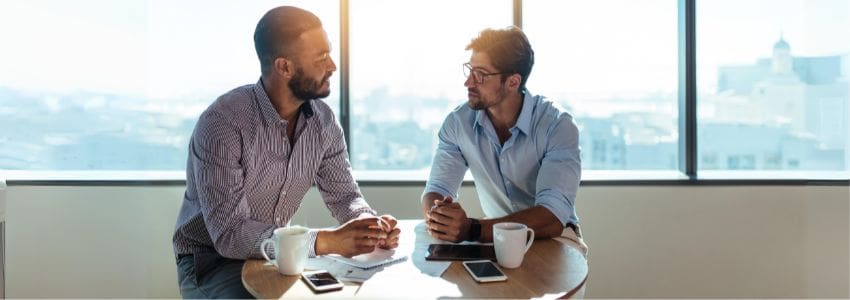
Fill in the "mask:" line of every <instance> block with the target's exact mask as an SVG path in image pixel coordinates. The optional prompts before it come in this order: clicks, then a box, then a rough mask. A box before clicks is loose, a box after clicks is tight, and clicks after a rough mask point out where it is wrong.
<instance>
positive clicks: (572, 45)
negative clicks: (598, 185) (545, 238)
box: [523, 0, 679, 170]
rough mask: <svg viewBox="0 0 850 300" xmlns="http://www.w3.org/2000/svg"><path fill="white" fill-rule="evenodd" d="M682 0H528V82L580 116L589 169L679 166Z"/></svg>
mask: <svg viewBox="0 0 850 300" xmlns="http://www.w3.org/2000/svg"><path fill="white" fill-rule="evenodd" d="M676 3H677V1H675V0H642V1H632V0H599V1H549V0H525V1H523V4H524V7H523V13H524V15H523V24H524V27H525V28H524V29H525V32H526V34H527V35H528V37H529V40H530V42H531V45H532V47H534V51H535V65H534V69H533V71H532V73H531V76H530V77H529V82H528V89H529V90H530V91H531V92H532V93H534V94H541V95H544V96H547V97H551V98H553V99H555V100H558V101H559V102H560V103H561V104H562V105H563V106H564V107H565V108H566V109H567V111H568V112H570V113H571V114H572V115H573V116H574V117H575V119H576V123H577V124H578V126H579V131H580V144H581V150H582V153H581V156H582V168H583V169H585V170H676V169H677V168H678V152H677V151H678V150H677V149H678V146H677V145H678V142H679V135H678V125H677V122H678V121H677V120H678V110H677V109H678V106H677V103H678V102H677V84H678V78H677V76H678V73H677V72H678V66H677V55H678V53H677V27H676V26H677V15H676V13H677V6H676ZM612 7H615V8H616V9H612Z"/></svg>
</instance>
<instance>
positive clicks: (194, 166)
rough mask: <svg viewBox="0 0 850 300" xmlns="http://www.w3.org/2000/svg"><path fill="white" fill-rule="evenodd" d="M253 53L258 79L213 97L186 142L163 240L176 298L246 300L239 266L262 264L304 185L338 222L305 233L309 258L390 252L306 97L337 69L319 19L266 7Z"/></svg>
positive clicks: (328, 126) (324, 110)
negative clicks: (182, 187) (267, 243)
mask: <svg viewBox="0 0 850 300" xmlns="http://www.w3.org/2000/svg"><path fill="white" fill-rule="evenodd" d="M254 47H255V48H256V50H257V57H258V58H259V60H260V67H261V73H262V75H261V77H260V80H259V81H257V83H255V84H250V85H245V86H241V87H238V88H236V89H233V90H232V91H230V92H227V93H226V94H224V95H222V96H220V97H219V98H218V99H217V100H216V101H215V102H214V103H213V104H212V105H210V106H209V108H207V109H206V111H204V113H203V114H201V116H200V118H199V119H198V123H197V125H196V126H195V130H194V132H193V133H192V139H191V141H190V142H189V159H188V163H187V168H186V193H185V195H184V198H183V204H182V207H181V208H180V215H179V216H178V219H177V224H176V226H175V231H174V238H173V246H174V254H175V256H176V258H177V271H178V280H179V285H180V293H181V294H182V295H183V297H184V298H251V295H250V294H249V293H248V292H247V291H246V290H245V288H244V287H243V286H242V281H241V278H240V274H241V269H242V265H243V264H244V262H245V259H248V258H261V257H262V256H261V254H260V243H262V241H263V240H264V239H266V238H269V237H271V236H272V232H273V231H274V230H275V229H276V228H279V227H284V226H287V225H289V221H290V219H291V218H292V216H293V215H294V214H295V212H296V211H297V210H298V208H299V207H300V205H301V201H302V199H303V197H304V195H305V194H306V193H307V191H308V190H309V189H310V186H311V184H312V183H313V182H315V183H316V186H317V187H318V189H319V192H320V193H321V195H322V198H323V199H324V202H325V204H326V205H327V207H328V209H329V210H330V211H331V214H332V215H333V216H334V217H335V218H336V219H337V220H338V221H339V222H340V224H342V225H340V226H339V227H337V228H335V229H322V230H310V233H309V235H308V236H309V238H308V239H307V240H308V242H307V243H308V245H307V246H308V249H309V250H308V252H309V255H310V256H316V255H324V254H331V253H335V254H340V255H343V256H347V257H351V256H354V255H358V254H363V253H368V252H372V251H373V250H374V249H375V247H381V248H386V249H391V248H395V247H398V236H399V229H398V228H396V220H395V218H393V217H392V216H390V215H382V216H378V214H377V212H375V211H374V210H373V209H372V208H370V207H369V205H368V204H367V203H366V201H365V200H364V199H363V195H362V194H361V193H360V189H359V187H358V186H357V183H356V182H355V181H354V178H353V176H352V175H351V167H350V163H349V161H348V154H347V151H346V145H345V139H344V138H343V133H342V128H341V127H340V126H339V125H338V124H337V122H336V121H335V115H334V113H333V112H332V111H331V109H330V107H328V105H327V104H325V103H324V102H322V101H314V100H317V99H321V98H325V97H327V96H328V95H329V94H330V82H329V78H330V77H331V74H333V72H334V71H335V70H336V64H334V61H333V59H331V56H330V51H331V49H330V42H329V41H328V37H327V33H325V30H324V29H323V28H322V23H321V21H320V20H319V18H318V17H316V16H315V15H314V14H312V13H310V12H308V11H306V10H303V9H300V8H296V7H291V6H281V7H277V8H274V9H272V10H270V11H268V12H267V13H266V14H265V15H264V16H263V17H262V18H261V19H260V21H259V23H258V24H257V28H256V30H255V31H254ZM378 224H380V226H378Z"/></svg>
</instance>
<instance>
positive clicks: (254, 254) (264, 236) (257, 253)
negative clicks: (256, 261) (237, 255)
mask: <svg viewBox="0 0 850 300" xmlns="http://www.w3.org/2000/svg"><path fill="white" fill-rule="evenodd" d="M275 229H277V227H274V226H270V227H269V229H266V230H265V231H263V233H261V234H260V238H259V239H257V243H256V244H255V245H254V250H252V251H251V255H250V256H251V257H254V258H263V254H262V253H261V252H260V251H261V249H260V245H262V244H263V241H265V240H266V239H270V238H272V235H273V234H274V230H275ZM266 254H269V255H270V256H272V257H274V253H272V252H266Z"/></svg>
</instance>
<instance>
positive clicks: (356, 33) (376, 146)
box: [349, 0, 511, 171]
mask: <svg viewBox="0 0 850 300" xmlns="http://www.w3.org/2000/svg"><path fill="white" fill-rule="evenodd" d="M483 7H486V8H487V9H482V8H483ZM349 9H350V14H351V16H350V21H351V25H350V28H351V30H350V36H351V40H350V49H351V52H350V56H351V127H350V128H351V131H350V132H351V145H350V147H351V162H352V166H353V168H354V169H356V170H419V171H425V170H428V169H430V167H431V160H432V159H433V156H434V154H433V153H434V152H433V151H434V149H436V147H437V132H438V131H439V129H440V126H441V125H442V123H443V120H444V119H445V118H446V116H447V115H448V113H449V112H450V111H451V110H452V109H454V108H455V107H457V106H458V105H462V104H464V103H466V88H464V86H463V82H464V80H465V78H464V76H463V68H462V65H463V63H465V62H467V61H468V60H469V55H470V53H468V52H467V51H465V50H464V49H465V48H466V45H467V44H469V42H470V41H471V40H472V38H474V37H476V36H477V35H478V32H480V31H481V30H482V29H484V28H487V27H506V26H509V25H511V2H510V1H506V0H501V1H491V0H475V1H448V0H440V1H416V2H414V1H389V0H386V1H377V0H376V1H351V4H350V8H349Z"/></svg>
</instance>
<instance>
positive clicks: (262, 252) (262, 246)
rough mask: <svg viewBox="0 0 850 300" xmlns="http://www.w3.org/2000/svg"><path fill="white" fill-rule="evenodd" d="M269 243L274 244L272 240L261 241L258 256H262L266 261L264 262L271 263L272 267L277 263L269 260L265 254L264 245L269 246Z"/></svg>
mask: <svg viewBox="0 0 850 300" xmlns="http://www.w3.org/2000/svg"><path fill="white" fill-rule="evenodd" d="M271 243H274V240H273V239H265V240H263V243H261V244H260V254H262V255H263V258H265V259H266V261H268V262H270V263H272V264H273V265H275V266H277V261H274V260H272V259H271V258H269V255H268V254H266V245H267V244H271Z"/></svg>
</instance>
